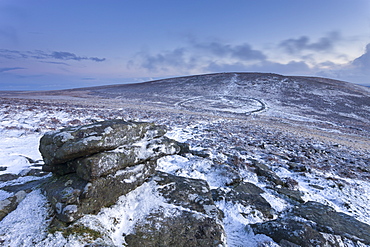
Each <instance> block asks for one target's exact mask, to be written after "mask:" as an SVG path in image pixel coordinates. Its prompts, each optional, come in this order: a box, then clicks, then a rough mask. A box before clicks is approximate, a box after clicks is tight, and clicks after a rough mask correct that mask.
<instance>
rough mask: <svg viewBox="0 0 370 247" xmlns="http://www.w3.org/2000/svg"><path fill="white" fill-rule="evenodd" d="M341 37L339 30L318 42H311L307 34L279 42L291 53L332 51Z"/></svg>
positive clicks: (280, 45)
mask: <svg viewBox="0 0 370 247" xmlns="http://www.w3.org/2000/svg"><path fill="white" fill-rule="evenodd" d="M340 39H341V36H340V33H339V32H331V33H329V34H328V35H327V36H326V37H322V38H320V39H319V40H318V41H317V42H311V41H310V38H309V37H307V36H301V37H300V38H298V39H286V40H284V41H282V42H281V43H280V44H279V47H281V48H283V49H284V50H285V51H286V52H288V53H289V54H297V53H300V52H302V51H305V50H306V51H315V52H320V51H330V50H332V49H333V47H334V45H335V42H337V41H339V40H340Z"/></svg>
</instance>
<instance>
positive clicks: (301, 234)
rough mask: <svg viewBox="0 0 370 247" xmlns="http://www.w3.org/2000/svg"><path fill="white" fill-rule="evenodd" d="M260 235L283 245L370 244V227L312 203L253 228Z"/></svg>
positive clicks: (322, 205)
mask: <svg viewBox="0 0 370 247" xmlns="http://www.w3.org/2000/svg"><path fill="white" fill-rule="evenodd" d="M251 227H252V229H253V231H254V232H255V233H256V234H265V235H267V236H270V237H271V238H272V239H273V240H274V241H275V242H277V243H279V244H280V245H281V246H341V245H340V244H341V243H342V242H344V241H347V242H348V241H353V246H356V244H355V243H356V242H357V241H360V242H362V243H364V244H367V245H369V244H370V226H369V225H367V224H364V223H362V222H360V221H358V220H356V219H355V218H353V217H351V216H349V215H346V214H344V213H339V212H336V211H335V210H334V209H333V208H332V207H329V206H327V205H324V204H321V203H319V202H313V201H309V202H306V203H304V204H300V205H299V206H297V207H295V208H294V209H293V210H292V212H290V213H289V214H287V215H286V216H285V217H281V218H278V219H276V220H273V221H268V222H264V223H259V224H254V225H251Z"/></svg>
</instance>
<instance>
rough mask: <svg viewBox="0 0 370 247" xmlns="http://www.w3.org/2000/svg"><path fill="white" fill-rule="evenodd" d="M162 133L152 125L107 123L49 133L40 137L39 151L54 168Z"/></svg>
mask: <svg viewBox="0 0 370 247" xmlns="http://www.w3.org/2000/svg"><path fill="white" fill-rule="evenodd" d="M165 132H166V131H165V129H164V127H163V126H158V125H154V124H152V123H144V122H126V121H123V120H109V121H103V122H97V123H93V124H89V125H85V126H79V127H68V128H65V129H62V130H61V131H58V132H48V133H46V134H45V135H44V136H43V137H42V138H41V140H40V147H39V150H40V153H41V154H42V157H43V159H44V162H45V164H46V165H55V164H62V163H66V162H68V161H71V160H73V159H76V158H79V157H83V156H87V155H91V154H95V153H99V152H103V151H109V150H113V149H116V148H117V147H119V146H122V145H128V144H131V143H134V142H136V141H138V140H141V139H153V138H155V137H160V136H163V135H164V134H165Z"/></svg>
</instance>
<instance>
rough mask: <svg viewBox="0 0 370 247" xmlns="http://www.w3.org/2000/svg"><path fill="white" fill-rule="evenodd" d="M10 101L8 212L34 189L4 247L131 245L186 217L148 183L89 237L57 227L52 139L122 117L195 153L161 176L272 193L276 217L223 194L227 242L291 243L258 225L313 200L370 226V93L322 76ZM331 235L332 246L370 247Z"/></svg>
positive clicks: (94, 221)
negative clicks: (44, 144)
mask: <svg viewBox="0 0 370 247" xmlns="http://www.w3.org/2000/svg"><path fill="white" fill-rule="evenodd" d="M0 96H2V98H1V99H0V101H1V108H0V111H1V112H0V135H1V139H0V168H1V171H0V179H1V180H0V201H1V202H2V204H0V205H4V202H5V201H6V200H7V199H8V200H9V199H10V198H12V197H14V196H15V194H16V193H17V192H19V191H20V190H22V191H25V192H26V193H27V194H26V195H25V198H24V199H23V200H20V201H21V202H20V203H19V205H18V207H17V208H16V209H15V210H14V211H12V212H11V213H9V214H8V215H7V216H6V217H5V218H4V219H3V220H2V221H0V243H1V244H3V245H4V246H85V245H86V244H88V243H95V244H97V245H98V244H101V245H103V246H122V245H124V244H125V238H124V237H123V236H126V235H129V234H133V233H134V226H135V224H138V223H139V222H141V221H143V220H144V219H145V217H146V216H148V215H149V214H150V213H151V212H154V211H156V210H158V209H159V208H161V209H163V210H164V212H167V213H170V212H173V211H174V210H179V207H178V206H176V205H173V204H170V203H168V202H167V201H166V200H165V198H164V197H163V196H162V195H161V193H159V192H158V191H159V187H158V185H156V184H155V183H153V181H148V182H147V183H144V184H143V185H142V186H140V187H139V188H137V189H136V190H134V191H132V192H130V193H129V194H127V195H125V196H122V197H121V198H120V199H119V200H118V201H117V203H116V204H115V205H113V206H112V207H109V208H104V209H102V210H101V212H100V213H98V214H97V215H86V216H84V217H83V218H81V219H80V220H79V221H78V222H77V225H78V226H79V227H80V228H79V229H83V231H80V233H75V232H73V231H70V232H68V231H64V232H63V231H52V230H50V226H49V225H50V223H51V221H52V217H53V216H52V214H51V211H50V209H49V206H48V203H47V201H46V198H45V197H44V195H42V193H41V192H40V190H39V189H38V188H37V186H38V184H40V183H42V181H43V180H44V179H48V177H49V176H50V175H47V174H42V173H41V172H40V165H41V164H42V161H41V155H40V154H39V152H38V142H39V139H40V137H41V136H42V135H43V133H45V132H46V131H53V130H57V129H60V128H62V127H65V126H76V125H81V124H88V123H92V122H94V121H101V120H105V119H117V118H118V119H125V120H140V121H152V122H156V123H158V124H165V125H167V126H168V127H169V129H170V130H169V132H168V133H167V136H168V137H170V138H173V139H176V140H178V141H181V142H186V143H188V144H189V145H190V148H191V151H192V152H191V154H190V153H189V154H187V155H185V156H179V155H173V156H167V157H163V158H161V159H160V160H159V161H158V164H157V170H158V171H162V172H166V173H169V174H173V175H176V176H182V177H186V178H194V179H202V180H205V181H207V183H208V184H209V186H210V189H212V191H213V192H214V193H216V194H217V193H218V194H222V193H225V195H230V194H228V193H231V191H232V190H233V188H235V186H236V185H237V184H240V183H248V184H252V185H255V186H257V187H258V188H260V189H261V190H262V193H261V194H259V195H260V196H261V197H263V198H264V200H266V201H267V202H268V203H269V205H270V206H271V209H272V210H271V212H268V213H266V212H265V211H264V210H263V209H261V208H256V207H253V206H248V205H245V204H243V203H240V202H237V201H235V200H234V201H232V200H228V199H227V197H225V198H224V199H221V200H219V199H217V198H216V197H215V204H216V206H217V207H218V208H219V209H220V210H222V211H223V215H224V217H223V219H222V224H223V228H224V231H225V235H226V236H225V245H226V246H230V247H231V246H279V244H278V241H277V240H275V241H274V240H273V239H272V238H273V236H267V235H265V234H261V233H256V232H254V231H253V230H252V225H253V224H258V223H263V222H271V221H273V220H278V219H284V217H285V216H286V215H289V214H290V213H291V212H292V211H294V209H295V208H296V207H299V205H302V204H303V203H304V202H308V201H314V202H319V203H322V204H323V205H327V206H330V207H331V208H333V209H334V210H335V211H336V212H339V213H345V214H347V215H350V216H352V217H353V218H354V219H356V220H358V222H362V223H365V224H369V225H370V196H369V195H370V182H369V181H370V141H369V137H370V92H369V90H368V89H366V88H364V87H360V86H356V85H352V84H349V83H345V82H338V81H332V80H328V79H321V78H305V77H284V76H280V75H274V74H247V73H222V74H213V75H202V76H192V77H183V78H173V79H167V80H161V81H153V82H147V83H142V84H136V85H122V86H112V87H100V88H90V89H86V90H83V89H79V90H66V91H60V92H58V91H54V92H45V93H37V92H34V93H10V92H6V93H5V92H4V93H2V94H0ZM263 169H265V170H263ZM9 174H13V175H12V176H10V175H9ZM261 174H262V175H261ZM280 181H281V184H280ZM17 186H20V187H17ZM22 186H23V187H22ZM268 214H271V215H268ZM300 220H301V221H302V222H305V219H304V218H300ZM306 221H307V220H306ZM307 224H308V223H307ZM81 232H82V233H81ZM325 234H327V235H325V236H327V238H328V239H331V240H330V241H331V242H330V243H331V244H332V246H368V245H369V244H367V245H366V244H364V243H363V242H361V241H360V242H358V241H357V240H354V238H351V237H348V236H347V237H338V236H339V235H335V234H334V235H330V234H329V233H328V232H326V233H325ZM329 235H330V236H331V237H330V236H329ZM332 236H334V237H332ZM333 238H334V240H333ZM280 245H283V244H281V243H280Z"/></svg>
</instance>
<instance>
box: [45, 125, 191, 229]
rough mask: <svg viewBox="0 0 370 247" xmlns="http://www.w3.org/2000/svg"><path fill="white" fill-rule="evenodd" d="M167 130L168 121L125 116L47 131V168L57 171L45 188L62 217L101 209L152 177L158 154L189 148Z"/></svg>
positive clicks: (66, 218) (72, 218) (69, 218)
mask: <svg viewBox="0 0 370 247" xmlns="http://www.w3.org/2000/svg"><path fill="white" fill-rule="evenodd" d="M164 134H165V128H164V127H163V126H158V125H154V124H151V123H141V122H139V123H135V122H125V121H122V120H110V121H104V122H99V123H95V124H90V125H86V126H80V127H73V128H66V129H62V130H61V131H60V132H54V133H48V134H45V136H43V137H42V138H41V141H40V151H41V152H42V155H43V157H44V160H45V165H44V166H43V170H44V171H49V172H52V173H53V174H54V176H53V177H52V178H50V179H49V181H48V182H47V183H46V184H44V185H43V191H44V192H45V194H46V196H47V198H48V200H49V201H50V203H51V205H52V207H53V208H54V210H55V212H56V216H57V217H58V219H59V220H61V221H63V222H73V221H75V220H77V219H78V218H80V217H82V216H83V215H84V214H91V213H97V212H99V211H100V209H101V208H102V207H107V206H110V205H112V204H114V203H115V202H116V201H117V199H118V197H120V196H122V195H125V194H127V193H128V192H130V191H132V190H134V189H135V188H137V187H138V186H140V185H141V184H143V183H144V182H145V181H146V180H147V179H148V178H149V177H150V176H152V175H153V174H154V170H155V167H156V160H157V159H158V158H160V157H162V156H165V155H172V154H178V153H180V152H182V151H186V150H188V146H187V145H185V144H183V145H182V144H181V143H178V142H176V141H174V140H172V139H169V138H167V137H164V136H163V135H164ZM50 152H51V153H50Z"/></svg>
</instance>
